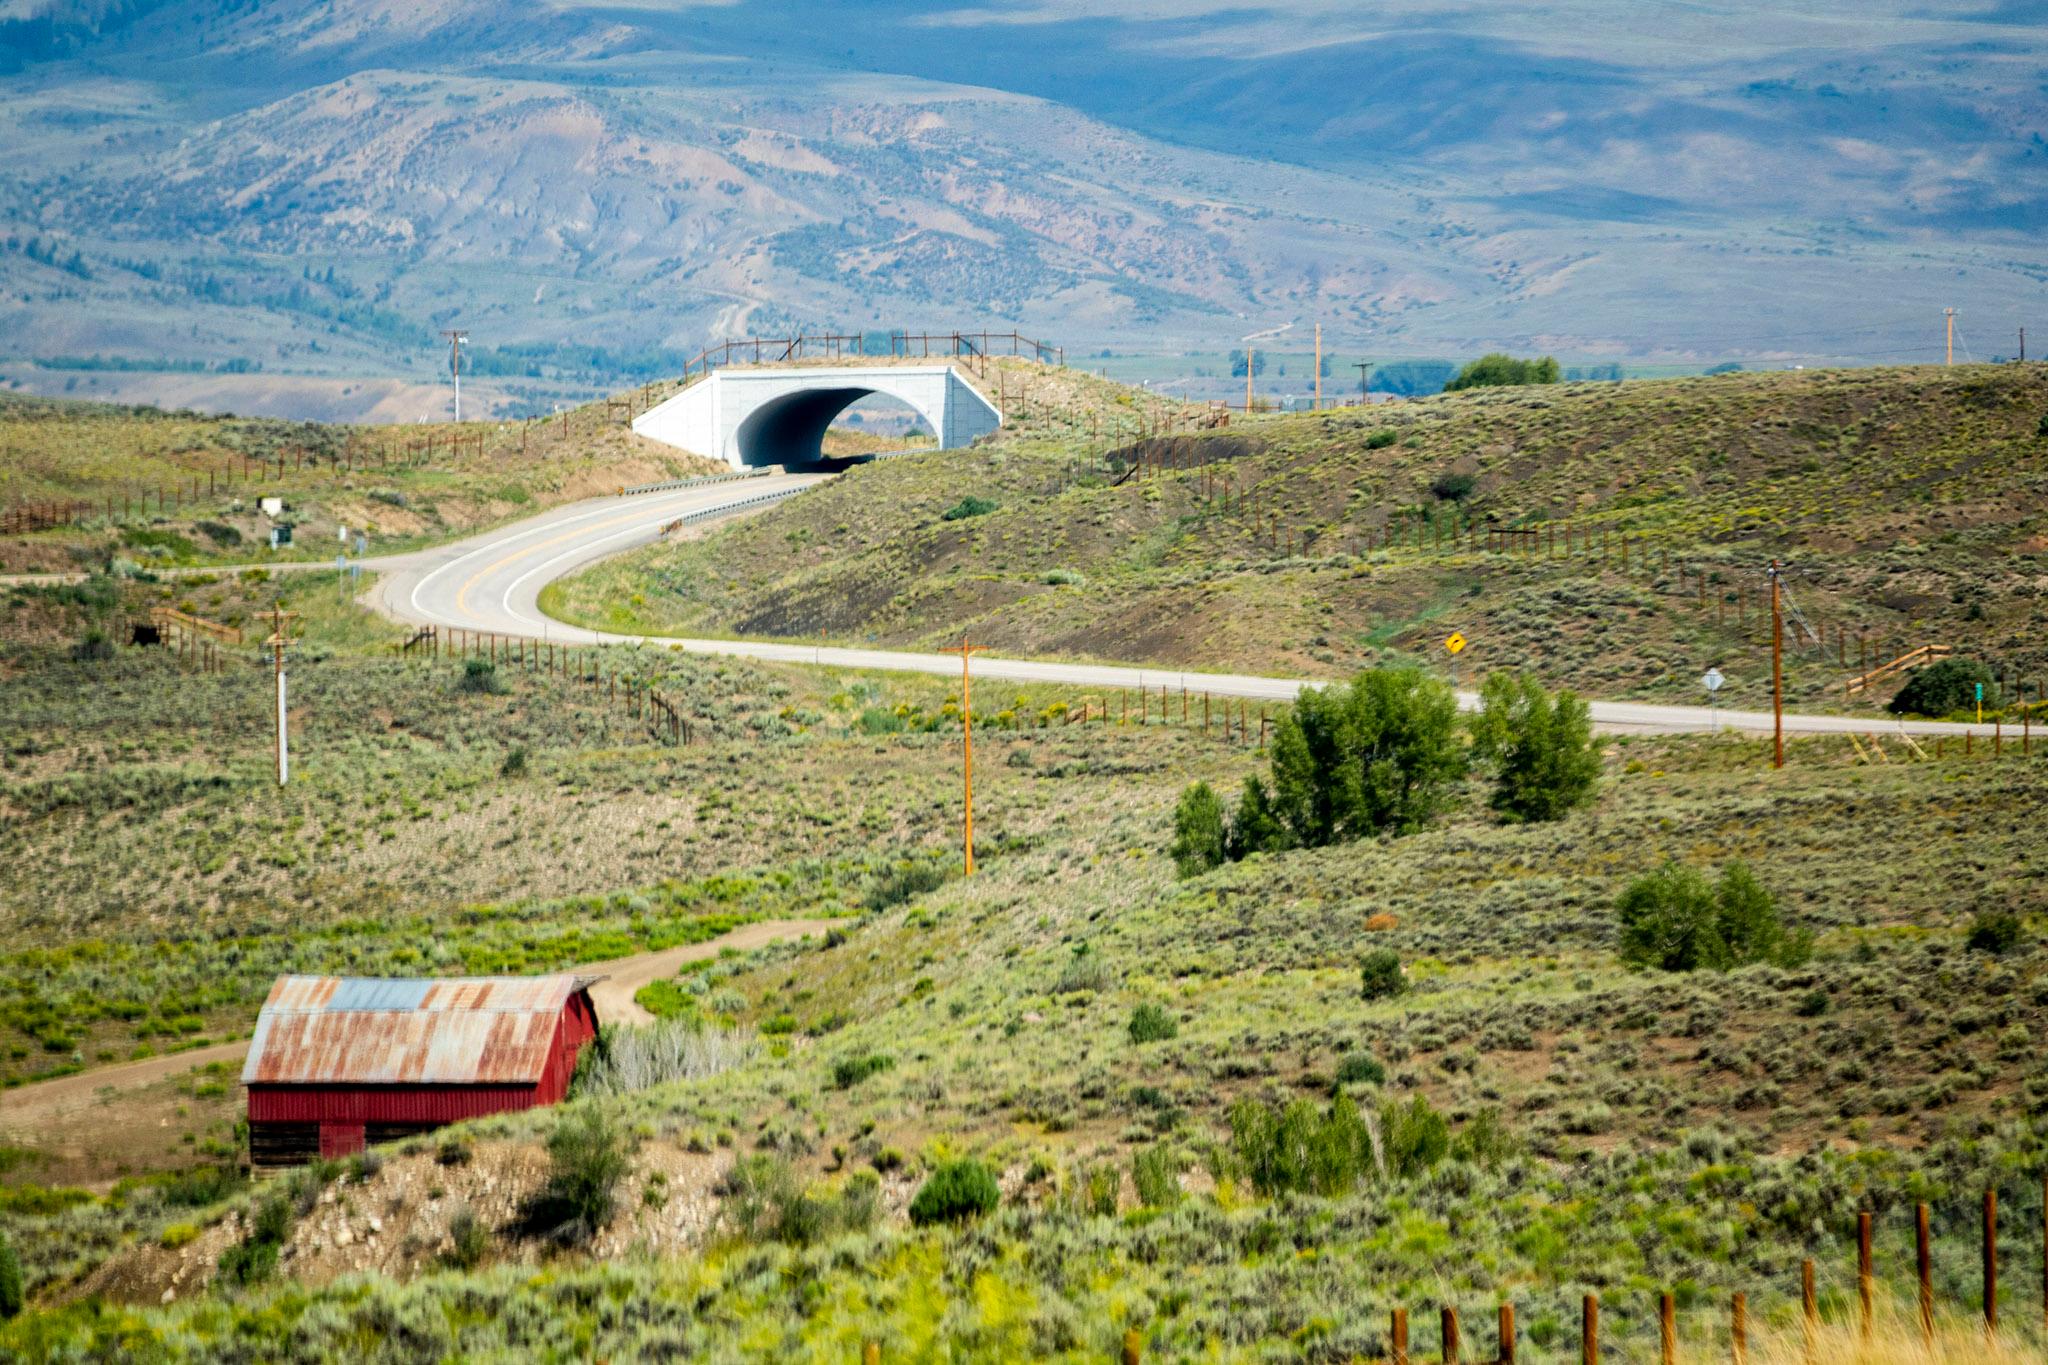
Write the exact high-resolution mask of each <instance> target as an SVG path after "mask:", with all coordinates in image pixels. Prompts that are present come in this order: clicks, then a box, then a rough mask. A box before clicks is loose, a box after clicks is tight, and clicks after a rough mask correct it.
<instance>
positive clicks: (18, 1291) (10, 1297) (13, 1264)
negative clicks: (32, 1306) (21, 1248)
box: [0, 1234, 23, 1322]
mask: <svg viewBox="0 0 2048 1365" xmlns="http://www.w3.org/2000/svg"><path fill="white" fill-rule="evenodd" d="M22 1302H23V1295H22V1288H21V1261H20V1260H19V1259H18V1258H17V1257H16V1256H15V1254H14V1247H13V1246H12V1245H11V1244H10V1243H9V1242H8V1240H7V1238H6V1236H5V1235H4V1234H0V1322H5V1321H6V1320H7V1319H9V1318H11V1317H14V1316H15V1315H16V1314H18V1313H20V1312H21V1307H22Z"/></svg>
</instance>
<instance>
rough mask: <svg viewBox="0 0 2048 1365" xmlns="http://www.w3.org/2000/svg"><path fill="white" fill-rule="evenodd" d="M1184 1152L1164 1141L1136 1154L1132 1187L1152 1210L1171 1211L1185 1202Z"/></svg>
mask: <svg viewBox="0 0 2048 1365" xmlns="http://www.w3.org/2000/svg"><path fill="white" fill-rule="evenodd" d="M1181 1170H1182V1162H1181V1157H1180V1153H1179V1152H1177V1151H1175V1150H1174V1149H1173V1148H1172V1147H1169V1146H1168V1145H1166V1144H1165V1143H1163V1142H1160V1143H1154V1144H1153V1145H1152V1146H1150V1147H1147V1148H1144V1149H1143V1150H1141V1151H1138V1152H1136V1153H1133V1154H1132V1156H1131V1185H1132V1187H1133V1188H1135V1189H1136V1190H1137V1191H1138V1202H1139V1203H1140V1204H1143V1205H1144V1206H1145V1207H1146V1208H1148V1209H1170V1208H1172V1207H1173V1206H1174V1205H1175V1204H1178V1203H1179V1202H1180V1201H1181V1188H1180V1173H1181Z"/></svg>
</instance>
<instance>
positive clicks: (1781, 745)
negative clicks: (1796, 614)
mask: <svg viewBox="0 0 2048 1365" xmlns="http://www.w3.org/2000/svg"><path fill="white" fill-rule="evenodd" d="M1771 733H1772V745H1773V753H1772V760H1771V766H1772V767H1774V768H1782V767H1784V766H1785V617H1784V614H1783V613H1782V612H1781V611H1779V609H1778V561H1777V560H1775V559H1774V560H1772V561H1771Z"/></svg>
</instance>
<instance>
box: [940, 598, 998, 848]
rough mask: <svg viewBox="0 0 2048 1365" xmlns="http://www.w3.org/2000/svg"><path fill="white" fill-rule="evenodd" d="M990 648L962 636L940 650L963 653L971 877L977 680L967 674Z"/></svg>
mask: <svg viewBox="0 0 2048 1365" xmlns="http://www.w3.org/2000/svg"><path fill="white" fill-rule="evenodd" d="M987 650H988V646H987V645H976V644H969V643H968V642H967V639H966V637H964V636H963V637H961V640H960V644H959V647H958V648H955V649H947V650H941V651H940V653H943V654H958V655H959V656H960V727H961V729H960V734H961V738H962V740H963V741H964V749H965V761H964V764H963V770H964V771H965V773H966V779H967V835H966V839H967V875H968V876H970V877H972V876H973V875H974V690H973V689H974V683H973V680H972V678H970V676H969V675H968V669H967V664H968V661H969V660H970V659H972V658H973V657H974V656H975V655H977V654H981V653H985V652H986V651H987Z"/></svg>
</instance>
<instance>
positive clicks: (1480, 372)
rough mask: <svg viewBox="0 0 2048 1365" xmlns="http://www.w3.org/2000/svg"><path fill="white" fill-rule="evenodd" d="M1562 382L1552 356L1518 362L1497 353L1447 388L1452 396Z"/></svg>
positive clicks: (1473, 365) (1477, 362)
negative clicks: (1460, 392) (1499, 388)
mask: <svg viewBox="0 0 2048 1365" xmlns="http://www.w3.org/2000/svg"><path fill="white" fill-rule="evenodd" d="M1557 380H1558V368H1557V361H1555V360H1553V359H1552V358H1551V357H1549V356H1544V357H1543V358H1542V359H1540V360H1518V359H1516V358H1515V357H1514V356H1511V355H1504V354H1502V353H1501V352H1498V351H1495V352H1493V353H1492V354H1490V355H1483V356H1481V357H1479V359H1477V360H1475V361H1472V362H1471V363H1470V364H1468V365H1466V366H1465V368H1464V369H1462V370H1459V371H1458V373H1457V375H1456V376H1455V377H1453V378H1452V380H1451V382H1450V383H1448V384H1446V385H1444V390H1445V391H1446V392H1448V393H1455V392H1457V391H1458V390H1460V389H1486V388H1498V387H1502V386H1510V385H1517V384H1555V383H1556V382H1557Z"/></svg>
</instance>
